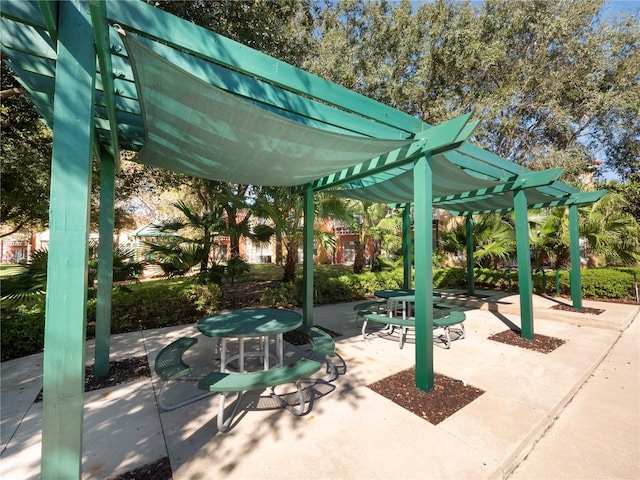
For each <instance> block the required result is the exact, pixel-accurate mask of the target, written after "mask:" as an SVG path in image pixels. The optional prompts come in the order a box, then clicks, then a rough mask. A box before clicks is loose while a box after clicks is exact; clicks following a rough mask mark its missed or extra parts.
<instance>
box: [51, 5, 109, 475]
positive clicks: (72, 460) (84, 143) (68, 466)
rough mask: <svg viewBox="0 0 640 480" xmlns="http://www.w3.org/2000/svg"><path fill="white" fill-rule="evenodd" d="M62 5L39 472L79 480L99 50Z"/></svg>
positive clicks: (82, 22) (73, 8)
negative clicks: (93, 143) (93, 140)
mask: <svg viewBox="0 0 640 480" xmlns="http://www.w3.org/2000/svg"><path fill="white" fill-rule="evenodd" d="M58 6H59V16H58V20H59V24H58V58H57V62H56V77H55V103H54V111H53V118H54V122H53V155H52V161H51V205H50V213H49V224H50V226H49V229H50V232H51V238H50V243H49V261H48V273H47V300H46V321H45V339H44V362H43V363H44V365H43V416H42V463H41V476H42V478H46V479H52V478H60V479H74V478H75V479H79V478H80V476H81V469H82V428H83V407H84V403H83V397H84V377H85V373H84V369H85V331H86V322H85V317H86V306H87V301H86V300H87V271H88V238H89V209H90V193H91V154H92V137H93V129H94V126H93V105H94V91H95V90H94V85H95V71H96V65H95V59H96V54H95V49H94V43H93V32H92V29H91V23H90V22H89V19H88V18H87V17H86V16H85V14H84V13H83V12H85V10H86V6H85V5H83V4H81V2H79V1H77V0H76V1H69V2H59V4H58Z"/></svg>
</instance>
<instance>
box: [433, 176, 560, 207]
mask: <svg viewBox="0 0 640 480" xmlns="http://www.w3.org/2000/svg"><path fill="white" fill-rule="evenodd" d="M563 173H564V168H553V169H550V170H543V171H541V172H529V173H525V174H522V175H518V176H517V177H515V178H509V179H507V180H505V183H502V184H500V185H496V186H493V187H487V188H481V189H478V190H472V191H469V192H463V193H456V194H452V195H446V196H444V197H437V198H434V199H433V202H434V203H440V204H444V203H446V202H448V201H452V200H466V201H469V202H472V201H474V198H475V197H480V196H487V195H496V194H500V193H506V192H512V191H514V190H519V189H522V188H533V187H539V186H542V185H548V184H550V183H552V182H554V181H555V180H557V179H558V178H560V177H561V176H562V174H563Z"/></svg>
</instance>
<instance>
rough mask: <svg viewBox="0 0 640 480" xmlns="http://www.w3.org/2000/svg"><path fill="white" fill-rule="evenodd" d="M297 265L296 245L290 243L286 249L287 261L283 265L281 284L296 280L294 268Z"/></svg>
mask: <svg viewBox="0 0 640 480" xmlns="http://www.w3.org/2000/svg"><path fill="white" fill-rule="evenodd" d="M297 265H298V245H297V244H294V243H290V244H289V246H288V247H287V259H286V262H285V264H284V275H283V277H282V281H283V282H293V281H294V280H295V279H296V266H297Z"/></svg>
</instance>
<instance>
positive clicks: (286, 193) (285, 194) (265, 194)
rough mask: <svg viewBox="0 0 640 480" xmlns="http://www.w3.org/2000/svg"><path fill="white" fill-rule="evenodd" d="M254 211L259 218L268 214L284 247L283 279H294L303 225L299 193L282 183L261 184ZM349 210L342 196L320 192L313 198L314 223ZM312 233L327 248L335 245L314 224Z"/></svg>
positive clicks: (301, 202) (266, 216)
mask: <svg viewBox="0 0 640 480" xmlns="http://www.w3.org/2000/svg"><path fill="white" fill-rule="evenodd" d="M254 211H255V212H256V215H257V216H259V217H262V218H268V219H270V220H271V222H272V223H273V225H274V227H273V230H274V234H275V236H276V242H277V245H278V246H279V245H283V246H284V247H285V249H286V257H285V262H284V273H283V276H282V281H283V282H291V281H293V280H295V275H296V266H297V264H298V248H299V247H300V245H301V244H302V226H303V216H304V208H303V201H302V197H301V196H300V195H298V194H296V193H294V192H292V191H291V189H289V188H285V187H269V188H264V189H263V190H262V191H261V194H260V196H259V198H258V201H257V202H256V206H255V209H254ZM347 215H348V212H347V208H346V204H345V202H344V200H342V199H341V198H339V197H335V196H332V195H328V194H324V193H320V194H318V195H316V198H315V202H314V219H315V220H316V221H315V225H314V226H319V221H320V220H322V219H327V218H339V219H345V218H347ZM314 237H315V238H316V240H317V242H318V244H320V245H322V246H324V247H325V248H327V249H328V250H331V249H332V248H334V249H335V239H333V238H332V234H329V233H328V232H321V231H320V229H319V228H314Z"/></svg>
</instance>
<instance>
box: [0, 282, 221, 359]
mask: <svg viewBox="0 0 640 480" xmlns="http://www.w3.org/2000/svg"><path fill="white" fill-rule="evenodd" d="M220 296H221V292H220V288H219V287H218V286H217V285H199V284H195V283H191V282H189V281H186V280H181V281H156V282H146V283H141V284H136V285H119V286H116V287H115V288H114V289H113V293H112V299H111V333H123V332H131V331H136V330H142V329H148V328H160V327H166V326H171V325H186V324H190V323H194V322H196V321H197V320H198V319H199V318H201V317H202V316H204V315H209V314H211V313H213V312H215V311H217V310H218V308H219V303H220ZM44 305H45V302H44V298H43V299H41V300H40V301H39V302H32V303H31V304H29V305H16V306H10V305H6V304H3V306H2V343H1V346H2V360H3V361H4V360H9V359H12V358H17V357H21V356H24V355H30V354H32V353H37V352H40V351H42V348H43V344H44V323H45V322H44V320H45V308H44ZM95 326H96V298H95V290H94V289H91V290H89V294H88V300H87V338H88V339H89V338H94V337H95Z"/></svg>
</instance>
